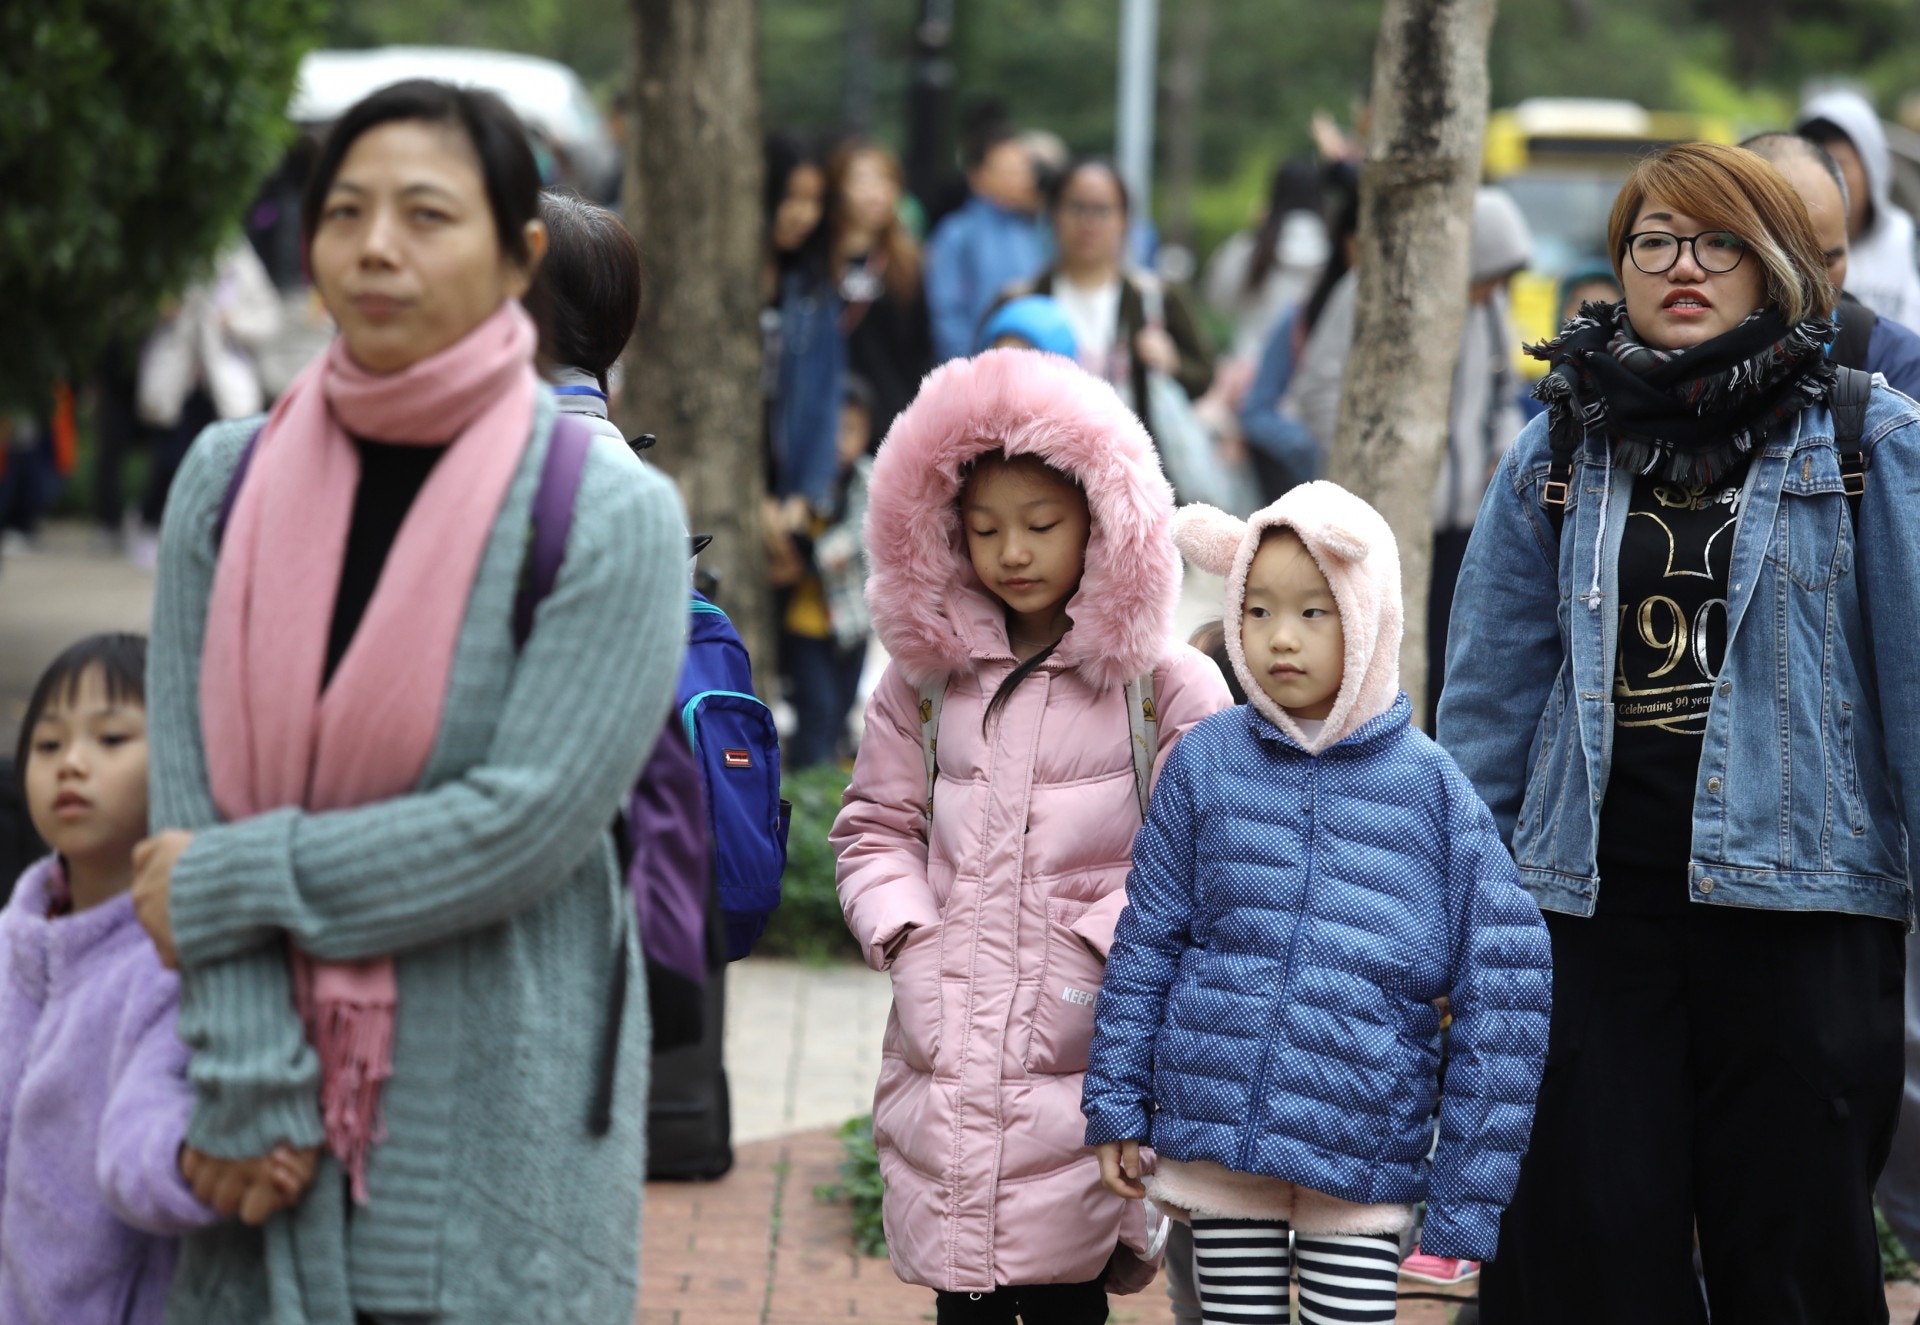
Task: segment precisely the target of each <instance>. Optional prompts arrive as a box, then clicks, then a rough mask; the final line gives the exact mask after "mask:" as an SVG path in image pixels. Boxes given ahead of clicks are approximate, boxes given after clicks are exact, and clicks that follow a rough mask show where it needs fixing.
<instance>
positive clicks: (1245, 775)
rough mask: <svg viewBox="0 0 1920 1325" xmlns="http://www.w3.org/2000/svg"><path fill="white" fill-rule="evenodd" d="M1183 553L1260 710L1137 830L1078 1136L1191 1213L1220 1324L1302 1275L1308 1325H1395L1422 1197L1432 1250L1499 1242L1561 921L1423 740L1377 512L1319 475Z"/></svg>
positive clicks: (1195, 736)
mask: <svg viewBox="0 0 1920 1325" xmlns="http://www.w3.org/2000/svg"><path fill="white" fill-rule="evenodd" d="M1175 541H1176V542H1178V543H1179V545H1180V547H1181V550H1182V551H1183V552H1185V553H1186V555H1187V557H1188V559H1189V560H1191V561H1193V562H1194V563H1195V564H1196V565H1198V566H1200V567H1201V568H1202V569H1205V570H1209V571H1212V572H1213V573H1215V574H1221V575H1224V576H1225V577H1226V580H1227V592H1226V607H1225V613H1224V622H1223V624H1224V627H1225V632H1226V647H1227V653H1228V656H1229V658H1230V659H1231V661H1232V665H1233V669H1234V671H1235V673H1236V674H1237V675H1238V677H1239V679H1240V682H1241V685H1242V686H1243V687H1244V689H1245V692H1246V694H1247V697H1248V703H1247V704H1246V705H1245V706H1242V707H1237V708H1232V709H1228V710H1225V711H1224V712H1221V713H1218V714H1216V715H1214V716H1213V717H1210V718H1207V719H1205V720H1204V721H1202V722H1201V723H1200V724H1199V725H1197V726H1196V727H1195V728H1194V729H1193V730H1192V731H1191V732H1190V733H1188V735H1187V737H1186V739H1184V740H1183V741H1182V742H1181V743H1180V745H1179V746H1177V747H1176V748H1175V749H1174V750H1173V752H1172V753H1171V754H1170V755H1169V756H1168V758H1167V761H1166V764H1165V766H1164V768H1163V769H1162V771H1161V774H1160V779H1159V783H1158V785H1157V787H1156V789H1155V791H1154V795H1153V801H1152V806H1151V809H1150V811H1149V813H1148V816H1147V822H1146V824H1145V826H1144V827H1143V828H1142V829H1141V831H1140V835H1139V837H1138V838H1136V840H1135V843H1134V853H1133V875H1132V877H1131V878H1130V879H1129V880H1128V884H1127V898H1128V905H1127V909H1126V910H1125V911H1124V912H1122V914H1121V917H1120V923H1119V927H1118V929H1117V930H1116V932H1115V936H1114V943H1113V948H1112V951H1111V953H1110V954H1109V956H1108V960H1107V969H1106V977H1105V981H1104V983H1103V985H1102V987H1101V992H1100V996H1099V1002H1098V1004H1097V1006H1096V1009H1095V1014H1094V1038H1093V1044H1092V1048H1091V1050H1090V1054H1089V1064H1088V1068H1087V1075H1086V1084H1085V1088H1084V1095H1083V1099H1082V1104H1081V1108H1082V1111H1083V1112H1084V1113H1085V1114H1086V1117H1087V1132H1086V1140H1087V1144H1088V1145H1090V1146H1094V1147H1095V1148H1096V1149H1097V1150H1098V1152H1099V1156H1100V1164H1101V1177H1102V1180H1103V1182H1105V1183H1106V1185H1107V1186H1108V1187H1109V1188H1110V1189H1111V1190H1113V1191H1115V1192H1118V1193H1120V1194H1122V1195H1126V1196H1132V1197H1141V1196H1146V1195H1151V1196H1152V1198H1153V1200H1154V1201H1155V1203H1156V1204H1158V1205H1160V1206H1161V1207H1162V1208H1164V1209H1167V1210H1169V1211H1170V1212H1172V1213H1174V1214H1175V1216H1176V1217H1180V1218H1184V1219H1186V1220H1189V1221H1190V1222H1191V1225H1192V1230H1193V1249H1194V1270H1195V1280H1196V1286H1197V1288H1198V1293H1199V1298H1200V1302H1201V1310H1202V1314H1203V1316H1204V1318H1205V1319H1207V1320H1209V1321H1212V1320H1216V1319H1217V1320H1240V1319H1248V1320H1251V1319H1262V1320H1265V1319H1279V1318H1284V1316H1285V1311H1286V1304H1287V1297H1288V1278H1289V1274H1290V1273H1291V1269H1292V1265H1291V1264H1290V1262H1291V1263H1297V1266H1298V1273H1299V1278H1300V1284H1301V1298H1302V1302H1303V1304H1310V1305H1311V1307H1312V1313H1310V1317H1311V1318H1312V1319H1322V1318H1325V1319H1330V1320H1340V1321H1343V1322H1368V1321H1391V1320H1393V1319H1394V1312H1395V1299H1396V1286H1397V1271H1398V1268H1399V1263H1400V1255H1399V1250H1400V1238H1399V1235H1400V1234H1401V1233H1402V1232H1404V1231H1405V1230H1407V1229H1408V1228H1409V1227H1411V1225H1412V1223H1413V1219H1414V1215H1415V1210H1414V1203H1415V1202H1418V1201H1421V1200H1423V1199H1424V1200H1425V1201H1426V1202H1427V1212H1426V1223H1425V1227H1424V1230H1423V1232H1422V1235H1421V1236H1422V1244H1423V1249H1424V1251H1425V1252H1426V1254H1427V1255H1429V1256H1438V1257H1454V1258H1467V1259H1476V1260H1486V1259H1490V1258H1491V1257H1493V1255H1494V1254H1495V1252H1496V1251H1497V1250H1498V1248H1499V1231H1500V1218H1501V1210H1502V1208H1503V1207H1504V1206H1505V1205H1506V1202H1507V1199H1508V1197H1509V1196H1510V1195H1511V1193H1512V1191H1513V1187H1514V1183H1515V1181H1516V1180H1517V1178H1518V1176H1519V1171H1520V1158H1521V1155H1522V1154H1523V1153H1524V1152H1525V1150H1526V1147H1527V1136H1528V1132H1529V1129H1530V1127H1531V1125H1532V1120H1533V1102H1534V1094H1535V1091H1536V1090H1537V1088H1538V1086H1539V1082H1540V1077H1541V1072H1542V1068H1543V1064H1544V1061H1545V1057H1546V1051H1547V1025H1548V1013H1549V1008H1550V1004H1551V983H1552V980H1551V971H1550V965H1549V956H1548V941H1547V932H1546V928H1545V926H1544V925H1543V924H1542V922H1541V918H1540V912H1539V908H1538V907H1537V906H1536V905H1535V904H1534V902H1533V900H1532V899H1531V898H1529V897H1528V896H1527V895H1526V893H1525V892H1523V891H1522V890H1521V888H1520V882H1519V878H1518V876H1517V874H1516V873H1515V870H1514V866H1513V861H1512V859H1511V857H1510V856H1509V855H1508V853H1507V850H1506V848H1505V847H1504V846H1503V845H1502V844H1501V841H1500V836H1499V833H1498V831H1497V830H1496V829H1495V827H1494V821H1493V816H1492V815H1491V814H1490V813H1489V812H1488V811H1487V807H1486V806H1485V805H1484V804H1483V803H1482V802H1481V800H1480V798H1479V797H1478V796H1477V795H1476V794H1475V792H1474V789H1473V786H1472V784H1471V783H1469V782H1468V781H1467V779H1466V778H1465V776H1464V775H1462V774H1461V772H1460V770H1459V769H1458V768H1456V767H1455V766H1454V763H1453V761H1452V760H1451V759H1450V758H1448V756H1447V755H1446V754H1445V753H1443V752H1442V751H1441V750H1440V748H1439V747H1438V746H1436V745H1435V744H1434V743H1433V742H1432V741H1430V740H1428V739H1427V737H1425V736H1424V735H1422V734H1421V733H1420V732H1418V731H1416V730H1415V729H1414V728H1413V727H1412V725H1411V722H1410V717H1411V712H1412V709H1411V705H1410V703H1409V701H1408V699H1407V696H1406V695H1405V694H1404V693H1403V692H1401V690H1400V687H1399V654H1400V635H1401V622H1402V605H1401V599H1400V557H1399V552H1398V549H1397V548H1396V546H1395V544H1394V539H1393V534H1392V531H1391V530H1390V529H1389V528H1388V527H1387V524H1386V521H1385V520H1383V519H1382V518H1381V517H1380V515H1379V514H1378V513H1377V512H1376V511H1375V510H1374V509H1373V508H1372V507H1370V506H1368V505H1367V504H1366V503H1365V502H1363V501H1361V500H1360V499H1359V498H1358V497H1355V496H1354V495H1353V494H1351V493H1349V492H1347V491H1345V490H1344V489H1342V488H1339V487H1336V486H1335V485H1333V484H1331V483H1326V482H1318V481H1316V482H1311V483H1306V484H1303V485H1301V486H1299V487H1296V488H1294V489H1293V490H1291V491H1290V492H1288V493H1287V495H1286V496H1284V497H1282V498H1281V499H1280V500H1279V501H1277V502H1275V503H1274V504H1273V505H1271V506H1268V507H1267V508H1265V509H1264V510H1262V511H1260V512H1257V513H1256V514H1255V515H1254V516H1253V518H1252V519H1251V520H1250V521H1246V522H1242V521H1239V520H1236V519H1234V518H1233V517H1231V516H1228V515H1226V514H1224V513H1223V512H1220V511H1216V510H1214V509H1212V508H1211V507H1205V506H1190V507H1187V508H1186V509H1185V510H1183V511H1182V512H1181V515H1180V518H1179V520H1178V522H1177V523H1176V526H1175ZM1442 1000H1444V1001H1446V1003H1448V1004H1449V1005H1450V1009H1451V1017H1452V1022H1451V1043H1450V1051H1451V1056H1450V1060H1449V1061H1448V1062H1447V1064H1446V1065H1445V1068H1444V1073H1443V1069H1442V1036H1441V1028H1442V1024H1443V1015H1444V1014H1443V1012H1442V1010H1441V1008H1440V1006H1438V1004H1439V1003H1440V1002H1441V1001H1442ZM1436 1113H1437V1115H1438V1129H1439V1134H1438V1144H1437V1146H1436V1145H1435V1116H1436ZM1148 1145H1151V1147H1152V1148H1153V1150H1154V1151H1155V1152H1156V1155H1155V1160H1156V1163H1155V1164H1154V1165H1152V1166H1146V1167H1147V1170H1148V1171H1146V1172H1144V1173H1143V1164H1142V1155H1141V1148H1142V1147H1143V1146H1148ZM1290 1234H1291V1235H1292V1238H1291V1246H1290ZM1249 1277H1251V1279H1252V1281H1253V1282H1250V1281H1249ZM1236 1313H1244V1314H1236Z"/></svg>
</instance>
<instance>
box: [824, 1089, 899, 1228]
mask: <svg viewBox="0 0 1920 1325" xmlns="http://www.w3.org/2000/svg"><path fill="white" fill-rule="evenodd" d="M840 1146H841V1148H842V1149H843V1150H845V1151H846V1158H845V1159H843V1160H842V1161H841V1162H840V1181H839V1182H836V1183H831V1184H825V1185H822V1186H819V1187H816V1188H814V1189H813V1197H814V1199H815V1200H816V1201H824V1202H826V1203H828V1204H829V1205H832V1204H837V1203H838V1202H841V1201H845V1202H846V1203H847V1204H848V1205H850V1206H851V1207H853V1245H854V1249H855V1250H856V1251H858V1252H859V1253H860V1254H861V1255H862V1256H885V1255H886V1254H887V1231H886V1228H885V1226H884V1225H883V1224H882V1223H881V1220H880V1201H881V1198H882V1197H883V1196H885V1195H886V1191H887V1185H886V1183H885V1182H883V1181H881V1178H880V1151H879V1150H878V1149H877V1148H876V1147H875V1146H874V1143H873V1115H872V1114H870V1113H867V1114H862V1115H861V1116H860V1117H858V1118H849V1119H848V1120H847V1121H846V1123H845V1124H843V1125H842V1126H841V1128H840Z"/></svg>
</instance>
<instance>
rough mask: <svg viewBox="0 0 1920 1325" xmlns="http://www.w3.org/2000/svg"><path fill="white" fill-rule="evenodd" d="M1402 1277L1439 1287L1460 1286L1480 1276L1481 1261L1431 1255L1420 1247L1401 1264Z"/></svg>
mask: <svg viewBox="0 0 1920 1325" xmlns="http://www.w3.org/2000/svg"><path fill="white" fill-rule="evenodd" d="M1400 1277H1401V1278H1403V1279H1412V1280H1414V1281H1416V1282H1418V1283H1423V1284H1433V1285H1434V1286H1435V1287H1437V1288H1458V1287H1459V1286H1460V1285H1461V1284H1465V1283H1471V1282H1472V1281H1473V1280H1475V1279H1477V1278H1479V1277H1480V1262H1479V1261H1463V1260H1459V1259H1457V1258H1456V1257H1452V1256H1429V1255H1427V1254H1426V1253H1425V1252H1423V1251H1421V1250H1420V1248H1419V1247H1417V1246H1416V1247H1415V1248H1414V1249H1413V1255H1411V1256H1409V1257H1407V1259H1406V1260H1404V1261H1402V1262H1401V1264H1400Z"/></svg>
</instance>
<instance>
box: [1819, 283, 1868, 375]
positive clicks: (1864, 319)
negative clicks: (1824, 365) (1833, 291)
mask: <svg viewBox="0 0 1920 1325" xmlns="http://www.w3.org/2000/svg"><path fill="white" fill-rule="evenodd" d="M1833 317H1834V320H1835V321H1836V322H1838V323H1839V324H1840V330H1839V332H1838V333H1837V334H1836V335H1835V336H1834V338H1833V347H1832V348H1831V349H1829V350H1828V351H1827V357H1828V358H1829V359H1831V360H1833V362H1834V363H1835V364H1836V365H1837V366H1839V367H1841V368H1865V367H1866V366H1867V346H1868V344H1870V343H1871V342H1872V340H1873V328H1874V326H1875V325H1876V324H1877V323H1878V322H1879V321H1880V315H1879V314H1878V313H1876V312H1874V311H1873V310H1872V309H1871V308H1868V307H1867V306H1866V305H1865V304H1863V303H1861V302H1860V301H1859V300H1858V299H1855V298H1854V297H1853V296H1852V295H1844V294H1843V295H1841V296H1840V302H1839V303H1838V304H1836V305H1834V309H1833Z"/></svg>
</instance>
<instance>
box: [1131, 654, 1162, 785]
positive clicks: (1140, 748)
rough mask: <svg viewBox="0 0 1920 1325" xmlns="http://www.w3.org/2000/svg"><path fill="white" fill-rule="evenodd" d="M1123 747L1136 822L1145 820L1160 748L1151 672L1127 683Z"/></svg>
mask: <svg viewBox="0 0 1920 1325" xmlns="http://www.w3.org/2000/svg"><path fill="white" fill-rule="evenodd" d="M1126 698H1127V746H1128V748H1129V749H1130V750H1131V751H1132V753H1133V791H1134V795H1135V796H1136V797H1137V798H1138V799H1139V801H1140V822H1142V823H1145V822H1146V821H1147V804H1148V802H1149V801H1151V800H1152V798H1153V757H1154V755H1155V754H1156V753H1158V751H1159V749H1160V709H1159V706H1158V705H1156V704H1155V703H1154V697H1153V673H1152V672H1150V671H1149V672H1144V673H1142V674H1141V675H1139V676H1136V677H1134V678H1133V680H1131V681H1129V682H1127V688H1126Z"/></svg>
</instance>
